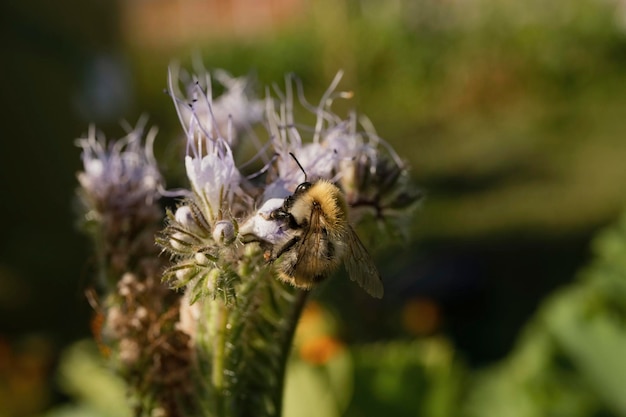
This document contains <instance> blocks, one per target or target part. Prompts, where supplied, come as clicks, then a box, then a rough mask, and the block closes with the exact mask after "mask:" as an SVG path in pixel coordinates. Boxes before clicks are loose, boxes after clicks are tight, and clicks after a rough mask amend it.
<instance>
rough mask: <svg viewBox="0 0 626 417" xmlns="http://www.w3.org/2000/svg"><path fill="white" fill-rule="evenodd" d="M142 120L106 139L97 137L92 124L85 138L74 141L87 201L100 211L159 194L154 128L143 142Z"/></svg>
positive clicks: (143, 201) (149, 201)
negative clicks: (79, 151) (124, 133)
mask: <svg viewBox="0 0 626 417" xmlns="http://www.w3.org/2000/svg"><path fill="white" fill-rule="evenodd" d="M144 125H145V120H140V122H139V123H138V125H137V127H136V128H135V129H134V130H133V131H131V132H130V133H129V134H128V135H127V136H126V137H124V138H122V139H120V140H118V141H112V142H109V143H108V145H107V141H106V139H105V138H104V137H103V136H100V137H96V131H95V128H94V127H93V126H91V127H90V128H89V132H88V135H87V137H86V138H81V139H79V140H78V141H77V144H78V146H79V147H81V148H82V150H83V151H82V160H83V167H84V171H83V172H80V173H79V174H78V181H79V182H80V185H81V186H82V193H83V196H84V199H86V200H87V201H86V204H87V205H88V206H89V207H91V208H93V209H95V210H96V211H99V212H102V211H104V210H106V208H117V209H120V210H124V209H125V208H126V209H128V208H129V207H134V206H137V205H149V204H152V202H154V201H156V200H157V199H158V198H159V196H160V195H159V188H160V187H162V184H163V180H162V177H161V174H160V173H159V169H158V167H157V164H156V161H155V159H154V155H153V153H152V143H153V142H154V137H155V135H156V131H155V130H151V131H150V132H149V133H148V136H147V139H146V144H145V145H144V144H143V143H142V134H143V130H144Z"/></svg>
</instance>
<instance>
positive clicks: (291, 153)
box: [289, 152, 306, 182]
mask: <svg viewBox="0 0 626 417" xmlns="http://www.w3.org/2000/svg"><path fill="white" fill-rule="evenodd" d="M289 155H291V157H292V158H293V160H294V161H296V164H298V166H299V167H300V169H301V170H302V173H303V174H304V182H306V171H305V170H304V168H302V165H300V161H298V158H296V156H295V155H294V154H293V152H289Z"/></svg>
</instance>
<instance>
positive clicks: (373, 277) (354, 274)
mask: <svg viewBox="0 0 626 417" xmlns="http://www.w3.org/2000/svg"><path fill="white" fill-rule="evenodd" d="M347 237H348V255H347V256H346V260H345V264H346V270H347V271H348V276H349V277H350V279H351V280H352V281H356V282H357V283H358V284H359V285H360V286H361V287H363V288H364V289H365V291H367V292H368V293H369V294H370V295H371V296H372V297H376V298H382V297H383V293H384V289H383V281H382V279H381V277H380V273H379V272H378V269H377V268H376V265H374V261H373V260H372V257H371V256H370V254H369V253H368V252H367V249H365V246H363V243H361V240H360V239H359V237H358V236H357V234H356V232H355V231H354V229H352V227H351V226H348V236H347Z"/></svg>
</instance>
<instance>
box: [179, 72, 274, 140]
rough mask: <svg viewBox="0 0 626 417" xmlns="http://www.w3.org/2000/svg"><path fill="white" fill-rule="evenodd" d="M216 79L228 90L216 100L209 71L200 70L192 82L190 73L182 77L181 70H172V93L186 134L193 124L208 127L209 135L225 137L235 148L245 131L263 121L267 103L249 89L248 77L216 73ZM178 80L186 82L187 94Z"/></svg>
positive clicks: (207, 132)
mask: <svg viewBox="0 0 626 417" xmlns="http://www.w3.org/2000/svg"><path fill="white" fill-rule="evenodd" d="M213 76H214V78H215V79H217V81H218V82H219V83H220V84H221V85H222V86H223V87H224V88H225V91H224V92H223V93H222V94H221V95H220V96H218V97H217V98H215V99H214V98H213V85H212V76H211V73H210V72H209V71H207V70H205V69H200V71H199V72H198V73H197V74H195V75H193V76H192V77H191V79H188V78H190V77H189V76H188V75H187V74H180V73H179V70H178V68H177V67H171V68H170V72H169V77H170V82H169V92H170V94H171V95H172V98H173V99H174V103H175V105H176V107H177V112H178V115H179V118H180V120H181V124H182V125H183V129H184V130H185V131H186V132H188V131H189V130H190V129H191V126H192V125H193V124H199V125H202V126H204V127H205V128H206V130H205V133H206V134H207V135H208V136H212V137H217V136H221V137H224V138H225V139H226V140H227V142H228V144H229V145H230V146H235V144H236V140H237V137H238V136H239V133H240V132H241V131H243V130H246V129H248V130H249V128H250V127H251V126H253V125H254V124H255V123H258V122H260V121H261V120H262V119H263V115H264V114H263V113H264V106H263V101H262V100H258V99H254V98H252V97H251V95H250V94H249V92H248V90H249V86H250V85H251V84H252V83H251V81H250V79H248V78H247V77H232V76H231V75H230V74H229V73H228V72H226V71H224V70H215V71H214V74H213ZM174 79H176V80H182V82H183V84H184V85H183V87H184V88H183V89H184V91H185V94H182V93H181V92H180V90H179V89H178V83H174V82H173V81H174ZM189 103H190V104H189Z"/></svg>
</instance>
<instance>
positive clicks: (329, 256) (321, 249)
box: [266, 154, 383, 298]
mask: <svg viewBox="0 0 626 417" xmlns="http://www.w3.org/2000/svg"><path fill="white" fill-rule="evenodd" d="M291 156H292V157H293V158H294V159H295V160H296V163H297V164H298V166H299V167H300V169H302V172H304V176H305V180H304V182H303V183H301V184H300V185H298V187H297V188H296V190H295V192H294V193H293V194H292V195H290V196H289V197H287V198H286V199H285V200H284V202H283V204H282V206H281V207H278V208H276V209H274V210H272V211H271V212H269V214H268V215H267V216H266V218H267V220H269V221H277V222H279V223H280V224H282V225H284V228H285V230H287V231H288V233H285V237H284V238H283V239H281V240H280V241H279V242H276V243H275V244H274V245H272V248H271V250H270V251H269V253H268V254H267V256H266V258H267V259H268V260H269V261H271V262H276V265H277V269H278V275H279V278H280V279H281V280H283V281H285V282H288V283H290V284H292V285H294V286H296V287H299V288H305V289H310V288H312V287H313V286H314V285H316V284H318V283H319V282H321V281H324V280H325V279H326V278H328V276H329V275H330V274H331V273H332V272H333V271H335V270H336V269H337V268H338V267H339V266H340V265H341V264H342V263H343V264H345V267H346V270H347V272H348V276H349V277H350V279H351V280H353V281H356V282H357V283H358V284H359V285H360V286H361V287H363V288H364V289H365V291H367V292H368V293H369V294H370V295H371V296H373V297H376V298H382V296H383V284H382V280H381V277H380V274H379V272H378V269H377V268H376V265H374V261H373V260H372V258H371V257H370V255H369V253H368V252H367V249H366V248H365V246H363V243H361V240H360V239H359V237H358V236H357V234H356V232H355V231H354V229H353V228H352V226H351V225H350V224H349V222H348V205H347V203H346V199H345V197H344V194H343V192H342V191H341V190H340V189H339V188H338V187H337V186H335V185H334V184H332V183H331V182H329V181H327V180H324V179H320V180H317V181H316V182H313V183H311V182H308V181H307V180H306V172H305V171H304V169H303V168H302V166H301V165H300V163H299V162H298V160H297V159H296V158H295V156H294V155H293V154H291Z"/></svg>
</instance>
